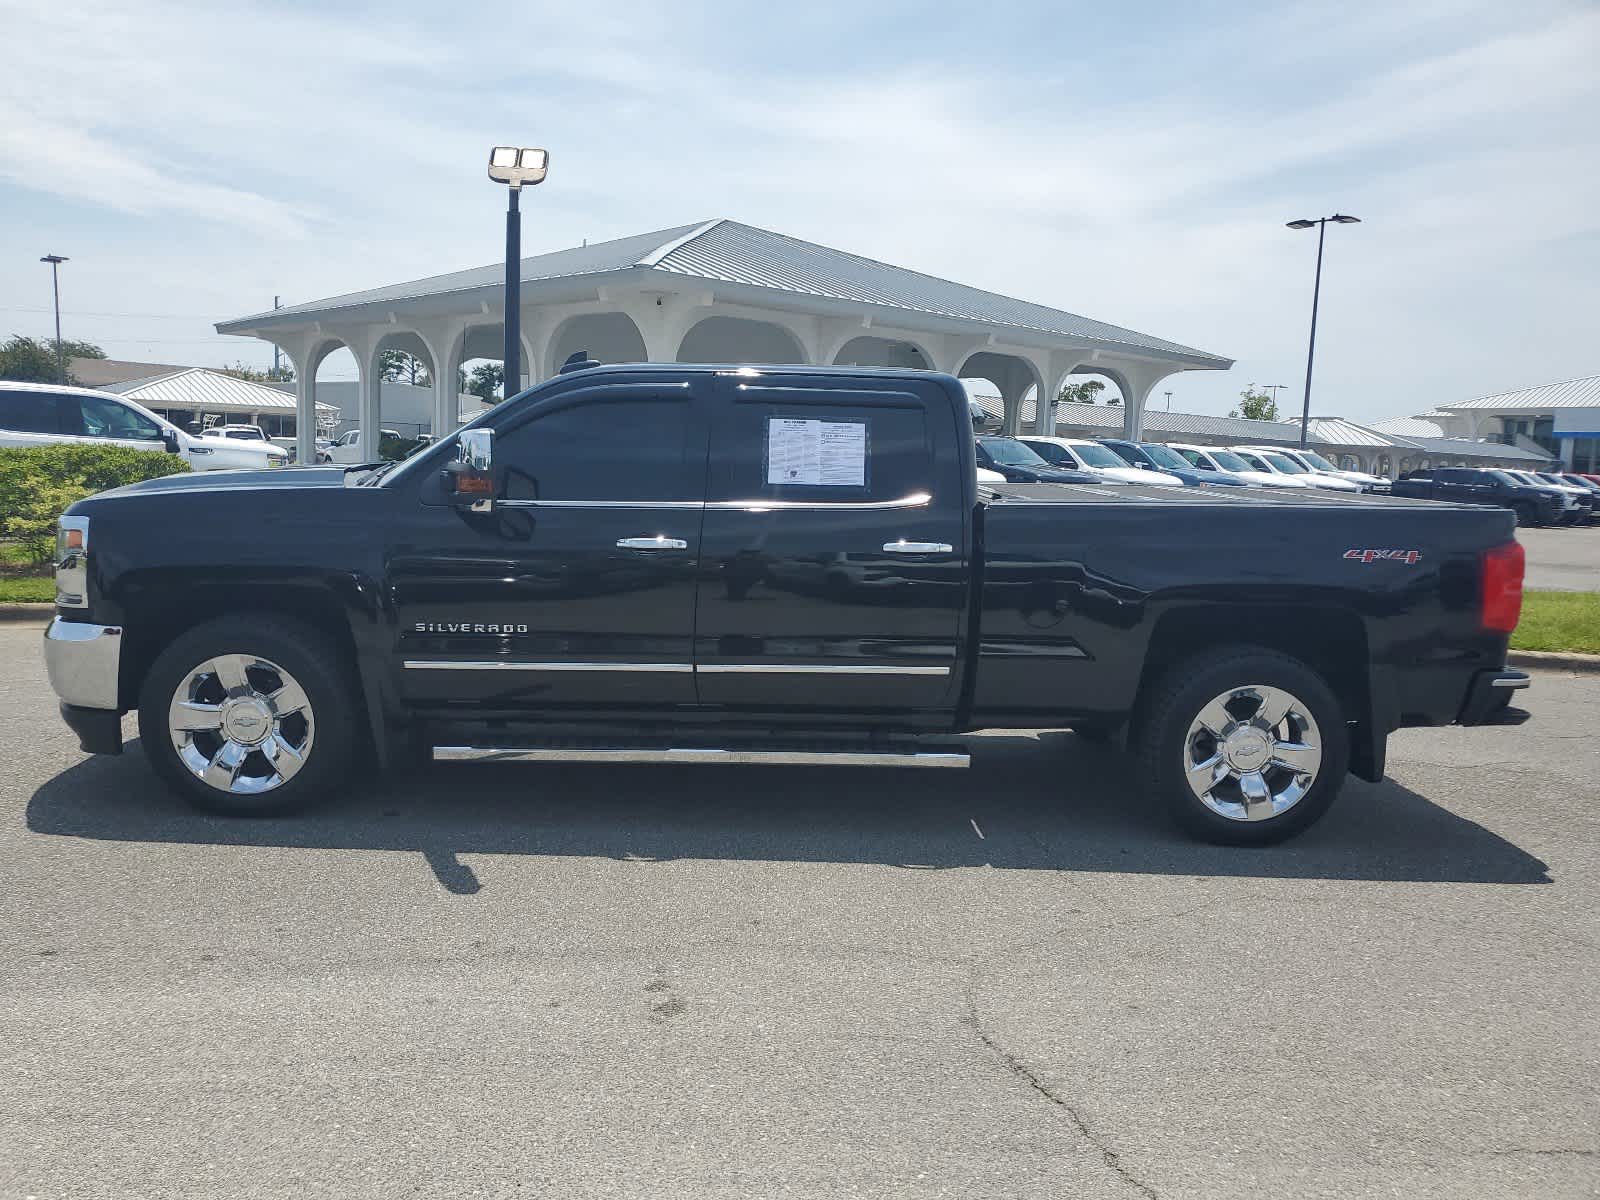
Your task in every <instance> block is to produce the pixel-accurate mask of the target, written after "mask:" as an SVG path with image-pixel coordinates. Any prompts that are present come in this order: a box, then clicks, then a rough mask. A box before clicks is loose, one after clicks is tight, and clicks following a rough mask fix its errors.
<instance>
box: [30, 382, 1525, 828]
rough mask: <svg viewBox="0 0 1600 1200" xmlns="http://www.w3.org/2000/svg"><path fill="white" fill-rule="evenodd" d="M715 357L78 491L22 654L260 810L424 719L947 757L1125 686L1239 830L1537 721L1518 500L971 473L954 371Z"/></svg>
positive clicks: (107, 739) (520, 746) (66, 692)
mask: <svg viewBox="0 0 1600 1200" xmlns="http://www.w3.org/2000/svg"><path fill="white" fill-rule="evenodd" d="M729 374H730V373H729V372H727V371H726V370H719V369H718V368H715V367H702V366H686V365H668V364H661V365H655V366H649V365H630V366H618V367H599V366H596V367H592V368H588V369H585V370H581V371H576V372H572V373H568V374H565V375H561V376H558V377H556V378H555V379H552V380H549V381H547V382H545V383H542V384H539V385H537V386H535V387H533V388H531V389H529V390H527V391H526V392H523V393H522V394H520V395H518V396H516V397H513V398H512V399H511V400H509V401H507V402H506V403H504V404H501V405H500V406H498V407H497V408H495V409H492V410H490V411H489V412H487V413H485V414H483V415H482V416H481V417H479V418H478V419H477V420H475V421H474V422H472V423H471V424H470V425H469V426H467V427H466V428H464V429H462V430H460V431H458V432H456V433H454V434H452V435H450V436H449V437H446V438H443V439H441V441H440V442H439V443H438V444H437V445H435V446H432V447H429V448H428V449H427V450H424V451H423V452H422V453H420V454H418V455H416V456H415V457H414V458H411V459H409V460H408V461H406V462H404V463H392V464H385V465H383V466H380V467H375V468H373V469H371V470H368V471H364V472H362V471H357V472H343V471H337V472H336V471H325V470H322V469H320V468H317V467H298V468H293V469H290V470H287V471H274V472H270V473H269V472H261V473H258V474H255V475H245V476H239V477H236V478H235V479H233V480H230V481H229V482H228V483H227V484H223V483H221V482H219V481H216V480H214V479H212V478H209V477H205V476H191V475H180V476H174V477H172V478H169V479H162V480H154V481H151V482H148V483H141V484H135V485H133V486H131V487H125V488H119V489H117V490H116V491H113V492H108V493H104V494H102V495H99V496H95V497H90V498H88V499H85V500H82V501H79V502H78V503H77V504H74V505H73V506H72V507H71V508H70V509H69V510H68V512H67V513H66V515H65V516H64V517H63V518H62V522H61V524H62V530H63V547H64V549H63V552H62V555H61V558H60V563H59V566H58V568H57V587H58V601H57V604H58V610H57V614H56V617H55V620H54V621H53V622H52V623H51V625H50V627H49V629H48V630H47V632H46V636H45V641H44V647H45V661H46V665H47V667H48V671H49V677H50V680H51V683H52V685H53V686H54V688H55V690H56V692H57V693H58V695H59V696H60V697H61V700H62V701H63V705H62V710H61V711H62V715H63V717H64V719H65V720H66V722H67V724H68V725H69V726H71V727H72V728H73V729H74V730H75V731H76V732H77V734H78V736H79V738H80V741H81V744H82V745H83V748H84V749H85V750H88V751H91V752H99V753H113V754H114V753H118V752H120V751H121V750H122V748H123V738H122V727H121V723H120V714H121V713H123V712H126V711H129V710H130V709H137V710H138V714H139V718H138V719H139V729H140V733H141V742H142V746H143V750H144V753H145V754H146V755H147V756H148V759H149V761H150V763H151V764H152V765H153V766H154V768H155V770H156V771H157V772H158V773H159V774H160V775H161V777H162V778H163V779H165V780H166V781H167V782H168V783H169V784H170V785H171V786H172V787H173V788H174V789H175V790H176V791H178V792H179V793H180V794H182V795H183V796H185V797H187V798H188V799H189V800H190V801H192V802H194V803H196V804H197V805H199V806H201V807H204V808H208V809H212V810H216V811H220V812H222V813H227V814H263V813H281V812H284V811H287V810H290V809H293V808H295V807H296V806H299V805H303V804H307V803H310V802H312V801H316V800H320V799H326V798H328V797H330V796H332V795H337V794H339V791H340V788H341V787H342V781H343V779H344V777H346V776H347V775H348V774H349V773H350V772H351V771H352V770H353V769H356V768H357V767H358V766H359V767H360V769H362V770H366V769H368V765H367V764H368V763H369V762H371V763H372V764H374V765H377V766H382V765H384V764H390V763H399V762H402V761H404V762H411V761H414V759H413V751H412V747H413V746H414V747H415V748H416V749H417V750H420V751H421V752H423V753H427V752H428V751H429V749H430V748H431V753H432V757H433V758H434V759H435V760H442V761H462V760H492V761H505V762H514V761H518V760H537V761H543V760H549V759H573V760H579V761H594V760H598V761H606V762H613V761H618V760H624V761H648V762H718V763H727V762H747V763H748V762H755V763H760V762H767V763H814V764H831V765H842V764H858V765H860V764H872V765H880V766H882V765H901V766H939V767H959V766H964V765H966V764H967V761H968V759H967V751H966V749H965V747H964V746H963V745H962V744H961V743H953V744H952V743H951V742H949V740H948V739H949V738H950V737H951V736H952V735H956V734H960V733H963V732H965V731H968V730H973V729H982V728H994V727H1012V728H1030V729H1032V728H1039V727H1057V728H1059V727H1072V728H1079V729H1087V730H1091V731H1100V732H1108V731H1112V730H1121V729H1123V728H1124V727H1127V726H1128V724H1129V718H1130V717H1131V716H1132V715H1133V714H1135V713H1137V714H1139V719H1138V720H1137V721H1136V722H1134V723H1133V724H1132V727H1131V728H1130V729H1129V732H1128V737H1129V739H1130V741H1131V744H1132V748H1133V750H1134V753H1133V754H1132V755H1131V756H1130V757H1129V759H1128V764H1129V771H1128V777H1129V779H1130V781H1132V780H1137V785H1136V786H1138V787H1140V788H1142V789H1143V790H1145V791H1146V792H1147V793H1148V794H1150V795H1151V796H1152V797H1153V798H1154V799H1155V800H1157V801H1159V802H1160V803H1161V804H1163V805H1165V806H1166V807H1167V808H1168V810H1169V811H1170V812H1171V814H1172V815H1173V816H1174V818H1175V819H1176V820H1177V821H1178V822H1179V823H1180V824H1181V825H1182V826H1183V827H1184V828H1185V829H1187V830H1189V831H1190V832H1191V833H1193V834H1195V835H1197V836H1200V837H1205V838H1210V839H1213V840H1216V841H1220V842H1228V843H1244V844H1261V843H1267V842H1272V841H1277V840H1279V839H1282V838H1284V837H1287V836H1290V835H1292V834H1294V833H1296V832H1298V831H1299V830H1302V829H1304V828H1306V827H1307V826H1309V825H1311V824H1312V823H1313V822H1314V821H1316V820H1317V819H1318V818H1319V817H1321V816H1322V814H1323V813H1324V812H1325V811H1326V810H1327V809H1328V806H1329V805H1330V804H1331V803H1332V802H1333V799H1334V797H1335V795H1336V794H1337V792H1338V790H1339V788H1340V787H1341V786H1342V783H1343V780H1344V776H1345V774H1346V772H1347V771H1353V772H1354V773H1355V774H1357V775H1359V776H1360V777H1362V778H1364V779H1371V780H1378V779H1381V778H1382V777H1383V772H1384V752H1385V746H1386V744H1387V739H1388V735H1389V733H1390V732H1391V731H1392V730H1394V729H1397V728H1399V727H1401V726H1403V725H1433V724H1438V725H1447V724H1451V723H1458V724H1464V725H1478V724H1518V723H1520V722H1521V721H1523V720H1524V719H1526V717H1527V714H1526V713H1524V712H1521V711H1520V710H1517V709H1514V708H1512V707H1511V706H1510V704H1509V700H1510V698H1511V696H1512V695H1513V694H1514V692H1515V690H1516V689H1518V688H1521V687H1525V686H1526V685H1527V684H1528V682H1529V680H1528V677H1527V676H1526V675H1524V674H1522V673H1521V672H1518V671H1514V670H1508V669H1507V667H1506V665H1505V659H1506V648H1507V644H1508V640H1509V636H1510V632H1511V630H1512V628H1513V627H1514V626H1515V625H1516V622H1517V616H1518V611H1519V606H1520V603H1521V595H1522V592H1521V586H1522V563H1523V556H1522V548H1521V547H1520V546H1519V545H1518V544H1517V542H1516V540H1515V537H1514V522H1513V520H1512V517H1511V515H1510V514H1509V513H1501V512H1496V511H1492V510H1489V509H1484V508H1475V507H1471V506H1461V507H1459V508H1455V509H1447V510H1444V511H1431V512H1427V513H1422V512H1419V511H1417V510H1415V509H1410V508H1407V507H1406V506H1397V507H1386V508H1381V509H1380V508H1377V507H1372V506H1365V505H1350V504H1334V503H1330V502H1329V500H1330V498H1329V497H1326V496H1322V495H1320V494H1314V493H1312V492H1310V491H1309V490H1308V491H1305V492H1302V493H1295V494H1293V495H1288V494H1282V495H1268V494H1266V493H1263V492H1257V491H1248V492H1234V493H1231V494H1229V495H1227V496H1226V497H1223V496H1222V494H1221V493H1214V494H1210V495H1201V496H1197V495H1195V494H1194V493H1193V492H1191V491H1189V490H1187V489H1185V490H1183V491H1179V490H1177V489H1173V488H1139V489H1135V488H1127V487H1116V488H1112V487H1061V488H1028V489H1026V491H1025V493H1024V494H1021V495H1015V494H1012V495H1008V494H1007V493H1008V492H1011V491H1013V490H1014V489H1008V488H1001V489H998V490H997V491H995V492H993V493H989V494H982V493H980V492H979V491H978V489H977V486H976V480H975V475H976V472H975V453H974V439H973V437H972V434H971V422H970V420H969V418H968V415H967V411H966V404H965V396H964V393H963V391H962V388H961V386H960V384H959V382H958V381H957V380H956V379H954V378H953V377H950V376H946V375H940V374H936V373H933V372H927V371H904V372H895V371H884V370H872V371H870V372H860V371H857V370H856V369H854V368H848V367H835V368H827V367H759V368H751V367H743V368H741V369H740V371H739V374H738V378H737V383H736V384H735V383H734V382H733V381H732V380H731V379H730V378H729ZM891 388H892V393H891V395H890V398H889V399H888V400H887V401H886V400H885V392H888V391H890V389H891ZM1002 440H1003V439H1002ZM1011 444H1012V443H1006V445H1007V446H1009V445H1011ZM1023 449H1024V450H1026V447H1023ZM196 512H202V513H203V514H204V519H203V520H196V519H195V513H196ZM180 527H181V528H182V529H183V530H184V536H183V537H181V538H178V537H173V536H172V533H171V531H172V530H173V529H174V528H180ZM244 527H248V528H249V529H250V531H251V532H250V536H249V537H240V536H239V530H240V529H241V528H244ZM1286 530H1289V531H1291V532H1292V536H1285V531H1286ZM313 533H314V536H312V534H313ZM1175 546H1182V547H1183V548H1184V552H1183V553H1181V554H1177V555H1175V554H1173V553H1172V549H1173V547H1175ZM1263 546H1270V547H1271V551H1272V553H1271V560H1272V561H1271V566H1270V569H1269V570H1265V571H1264V570H1263V568H1262V558H1261V554H1262V547H1263ZM818 568H820V571H819V570H818ZM819 575H820V576H821V579H820V581H819ZM1253 581H1260V584H1261V586H1259V587H1256V586H1254V583H1253ZM869 584H870V586H868V585H869ZM930 739H932V740H930ZM938 739H943V740H938ZM369 755H370V758H369V757H367V756H369ZM1062 786H1067V785H1066V784H1065V783H1063V785H1062ZM1107 798H1108V799H1110V798H1114V797H1110V796H1108V797H1107ZM1353 832H1358V831H1353Z"/></svg>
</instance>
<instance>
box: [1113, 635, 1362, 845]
mask: <svg viewBox="0 0 1600 1200" xmlns="http://www.w3.org/2000/svg"><path fill="white" fill-rule="evenodd" d="M1145 711H1146V713H1147V716H1146V719H1145V720H1144V721H1143V722H1141V729H1140V735H1139V738H1138V741H1137V743H1136V750H1137V755H1138V762H1139V770H1140V772H1141V774H1142V776H1143V783H1144V786H1145V789H1146V790H1147V792H1149V793H1150V794H1152V795H1153V796H1155V797H1156V798H1157V799H1159V800H1160V801H1161V803H1162V804H1163V805H1165V806H1166V808H1167V810H1168V812H1170V813H1171V815H1172V817H1173V818H1174V820H1176V821H1177V823H1178V824H1179V825H1180V826H1182V827H1183V829H1184V830H1186V831H1187V832H1188V833H1190V834H1192V835H1193V836H1195V837H1197V838H1201V839H1202V840H1205V841H1209V842H1220V843H1223V844H1225V845H1233V846H1262V845H1267V844H1269V843H1272V842H1278V841H1282V840H1283V839H1285V838H1288V837H1292V836H1294V835H1295V834H1297V833H1299V832H1301V831H1302V830H1304V829H1306V828H1308V827H1309V826H1310V825H1312V824H1313V823H1315V822H1316V821H1317V820H1318V818H1320V817H1321V816H1322V815H1323V813H1325V812H1327V810H1328V806H1329V805H1331V804H1332V803H1333V799H1334V797H1335V796H1336V795H1337V794H1338V791H1339V788H1340V787H1341V786H1342V785H1343V783H1344V776H1345V771H1346V770H1347V768H1348V764H1349V755H1350V738H1349V733H1348V730H1347V729H1346V727H1345V716H1344V713H1343V711H1342V709H1341V708H1340V705H1339V700H1338V698H1337V697H1336V696H1335V695H1334V694H1333V690H1332V689H1331V688H1330V687H1329V686H1328V685H1327V683H1326V681H1324V679H1323V678H1322V676H1320V675H1318V674H1317V673H1316V672H1315V671H1313V670H1312V669H1311V668H1310V667H1308V666H1306V665H1305V664H1304V663H1302V662H1300V661H1298V660H1297V659H1293V658H1290V657H1289V656H1288V655H1286V654H1279V653H1278V652H1276V651H1273V650H1267V649H1265V648H1261V647H1252V646H1240V647H1234V648H1232V649H1227V650H1219V651H1213V652H1209V653H1206V654H1202V655H1198V656H1196V657H1193V658H1190V659H1187V660H1185V661H1184V662H1182V663H1180V664H1179V665H1178V666H1177V667H1175V668H1174V669H1172V670H1170V671H1169V672H1167V673H1166V674H1165V675H1164V676H1163V677H1162V678H1161V680H1160V681H1159V682H1157V683H1156V684H1155V685H1154V688H1153V691H1152V693H1151V696H1150V697H1149V703H1148V705H1147V707H1146V710H1145Z"/></svg>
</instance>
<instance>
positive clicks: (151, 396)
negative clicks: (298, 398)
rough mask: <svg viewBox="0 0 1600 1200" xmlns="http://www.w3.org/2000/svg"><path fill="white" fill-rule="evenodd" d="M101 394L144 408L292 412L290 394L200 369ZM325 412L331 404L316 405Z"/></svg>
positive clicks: (140, 381)
mask: <svg viewBox="0 0 1600 1200" xmlns="http://www.w3.org/2000/svg"><path fill="white" fill-rule="evenodd" d="M102 390H103V391H107V392H115V393H117V394H118V395H121V396H126V397H128V399H130V400H137V401H138V402H139V403H140V404H142V405H144V406H145V407H146V408H191V409H207V410H211V411H218V410H228V411H231V412H293V411H294V408H295V399H294V393H293V392H283V391H279V390H278V389H277V388H275V387H271V386H269V385H268V384H265V383H253V382H251V381H250V380H248V379H236V378H235V377H234V376H232V375H224V374H222V372H220V371H208V370H207V369H206V368H204V367H186V368H184V369H182V370H178V371H173V372H171V373H169V374H166V375H152V376H150V377H149V378H146V379H129V380H125V381H124V382H122V383H113V384H108V385H106V386H105V387H104V388H103V389H102ZM317 407H318V408H319V409H321V410H324V411H327V412H337V411H338V410H337V408H336V406H334V405H332V404H318V405H317Z"/></svg>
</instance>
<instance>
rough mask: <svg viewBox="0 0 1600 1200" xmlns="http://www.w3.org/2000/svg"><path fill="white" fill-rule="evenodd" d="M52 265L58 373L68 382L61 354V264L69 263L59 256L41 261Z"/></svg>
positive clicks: (44, 258)
mask: <svg viewBox="0 0 1600 1200" xmlns="http://www.w3.org/2000/svg"><path fill="white" fill-rule="evenodd" d="M39 261H40V262H47V263H49V264H50V290H51V291H52V292H54V293H55V297H56V373H57V374H59V375H60V376H61V382H62V383H65V382H66V381H67V360H66V357H65V356H64V355H63V354H62V353H61V274H60V272H61V264H62V263H64V262H67V261H69V260H68V259H65V258H63V257H62V256H61V255H59V254H46V255H45V256H44V257H43V258H41V259H40V260H39Z"/></svg>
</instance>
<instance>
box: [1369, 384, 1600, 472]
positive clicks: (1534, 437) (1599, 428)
mask: <svg viewBox="0 0 1600 1200" xmlns="http://www.w3.org/2000/svg"><path fill="white" fill-rule="evenodd" d="M1420 425H1427V426H1428V427H1429V428H1430V430H1431V433H1424V432H1422V431H1421V430H1420V429H1418V428H1417V427H1418V426H1420ZM1378 428H1380V429H1382V430H1384V431H1385V432H1393V433H1397V434H1399V435H1400V436H1403V437H1406V438H1409V439H1411V440H1414V441H1416V440H1426V439H1427V438H1428V437H1429V436H1444V437H1447V438H1461V437H1464V438H1470V439H1472V440H1474V441H1478V440H1488V441H1491V442H1504V443H1506V444H1507V445H1509V446H1514V447H1519V448H1521V449H1523V450H1526V451H1530V452H1536V453H1542V454H1546V455H1549V456H1552V457H1555V458H1558V459H1560V460H1561V461H1562V462H1563V463H1564V464H1565V465H1566V468H1567V469H1568V470H1574V471H1583V472H1593V473H1600V375H1589V376H1585V377H1584V378H1582V379H1566V380H1563V381H1561V382H1560V383H1547V384H1544V385H1542V386H1540V387H1531V388H1519V389H1518V390H1516V391H1512V392H1500V393H1497V394H1496V395H1493V396H1479V397H1477V398H1476V399H1473V400H1463V401H1461V402H1459V403H1456V404H1441V405H1439V406H1438V407H1437V408H1435V409H1434V410H1433V411H1432V412H1426V413H1421V414H1419V415H1418V416H1416V417H1401V418H1397V419H1396V420H1394V421H1384V422H1382V423H1381V424H1380V425H1379V426H1378Z"/></svg>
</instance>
